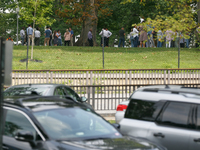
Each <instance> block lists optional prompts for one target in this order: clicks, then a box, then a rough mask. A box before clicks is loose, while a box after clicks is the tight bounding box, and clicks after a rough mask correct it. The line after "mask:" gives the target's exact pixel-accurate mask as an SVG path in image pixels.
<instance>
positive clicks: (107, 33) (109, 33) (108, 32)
mask: <svg viewBox="0 0 200 150" xmlns="http://www.w3.org/2000/svg"><path fill="white" fill-rule="evenodd" d="M111 35H112V33H111V32H110V31H109V30H108V28H106V32H105V36H106V47H108V46H109V37H110V36H111Z"/></svg>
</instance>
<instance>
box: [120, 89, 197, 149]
mask: <svg viewBox="0 0 200 150" xmlns="http://www.w3.org/2000/svg"><path fill="white" fill-rule="evenodd" d="M129 101H130V102H129V104H128V107H127V109H126V112H125V115H124V119H122V120H121V121H120V131H121V132H122V133H123V134H124V135H130V136H131V135H132V136H136V137H143V138H147V139H148V140H151V141H153V142H155V143H158V144H162V145H164V146H165V147H167V149H169V150H199V149H200V89H193V88H183V87H173V88H170V87H169V86H166V87H163V86H148V87H143V88H140V89H139V90H137V91H135V92H134V93H133V94H132V95H131V96H130V98H129Z"/></svg>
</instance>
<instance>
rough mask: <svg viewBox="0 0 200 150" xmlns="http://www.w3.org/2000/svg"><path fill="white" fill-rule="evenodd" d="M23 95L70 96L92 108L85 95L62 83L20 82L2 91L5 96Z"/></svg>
mask: <svg viewBox="0 0 200 150" xmlns="http://www.w3.org/2000/svg"><path fill="white" fill-rule="evenodd" d="M23 95H25V96H31V95H42V96H60V97H61V98H64V97H65V96H70V97H72V98H73V99H74V100H75V101H77V102H79V103H83V104H84V105H87V106H88V107H90V108H92V109H93V107H92V106H91V105H90V104H88V103H87V102H86V101H87V98H86V97H80V96H79V95H78V94H77V93H76V92H75V91H74V90H72V89H71V88H70V87H69V86H66V85H64V84H21V85H15V86H11V87H9V88H7V89H6V90H5V91H4V97H5V98H14V97H16V96H23Z"/></svg>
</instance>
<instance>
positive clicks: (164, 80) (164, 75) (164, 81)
mask: <svg viewBox="0 0 200 150" xmlns="http://www.w3.org/2000/svg"><path fill="white" fill-rule="evenodd" d="M166 83H167V82H166V70H164V84H166Z"/></svg>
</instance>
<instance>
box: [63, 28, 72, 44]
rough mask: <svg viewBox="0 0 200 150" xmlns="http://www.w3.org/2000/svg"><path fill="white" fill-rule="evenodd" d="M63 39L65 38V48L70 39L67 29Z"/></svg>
mask: <svg viewBox="0 0 200 150" xmlns="http://www.w3.org/2000/svg"><path fill="white" fill-rule="evenodd" d="M64 37H65V46H66V44H67V45H68V46H69V43H70V38H71V33H70V32H69V30H68V29H66V32H65V34H64Z"/></svg>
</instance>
